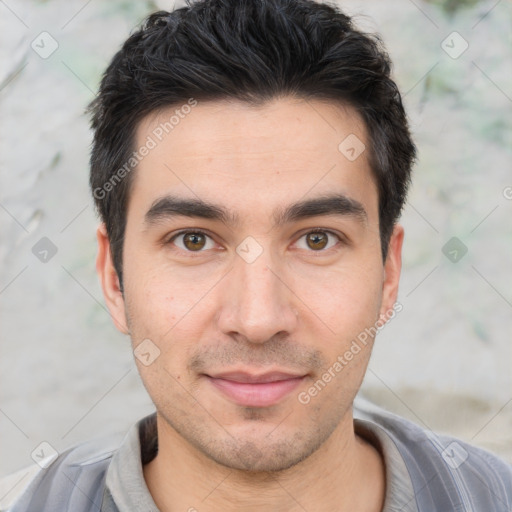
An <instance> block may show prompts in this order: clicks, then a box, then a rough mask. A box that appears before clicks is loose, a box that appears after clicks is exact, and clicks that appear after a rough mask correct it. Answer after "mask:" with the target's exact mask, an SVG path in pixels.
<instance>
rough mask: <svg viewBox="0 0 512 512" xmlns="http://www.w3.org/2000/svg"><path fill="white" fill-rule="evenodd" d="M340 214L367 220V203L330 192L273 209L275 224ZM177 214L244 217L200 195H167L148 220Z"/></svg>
mask: <svg viewBox="0 0 512 512" xmlns="http://www.w3.org/2000/svg"><path fill="white" fill-rule="evenodd" d="M328 215H337V216H342V217H352V218H353V219H355V220H356V221H358V222H359V223H361V224H366V223H367V221H368V215H367V213H366V210H365V208H364V206H363V205H362V204H361V203H360V202H359V201H357V200H355V199H352V198H350V197H348V196H346V195H344V194H330V195H324V196H321V197H316V198H314V199H307V200H304V201H299V202H297V203H293V204H291V205H288V206H287V207H285V208H282V207H278V208H276V209H275V210H274V211H273V219H274V226H273V227H274V228H276V227H280V226H283V225H285V224H289V223H292V222H296V221H299V220H303V219H308V218H311V217H317V216H328ZM174 217H190V218H200V219H209V220H215V221H220V222H222V223H224V224H227V225H231V226H238V225H240V217H239V216H238V215H237V214H236V213H234V212H232V211H230V210H227V209H226V208H225V207H223V206H221V205H217V204H212V203H209V202H207V201H203V200H202V199H198V198H191V199H189V198H182V197H177V196H170V195H167V196H164V197H161V198H159V199H157V200H156V201H154V202H153V204H152V205H151V207H150V208H149V210H148V211H147V213H146V215H145V218H144V221H145V224H146V225H147V226H148V227H150V226H151V225H153V224H156V223H158V222H159V221H162V220H166V219H170V218H174Z"/></svg>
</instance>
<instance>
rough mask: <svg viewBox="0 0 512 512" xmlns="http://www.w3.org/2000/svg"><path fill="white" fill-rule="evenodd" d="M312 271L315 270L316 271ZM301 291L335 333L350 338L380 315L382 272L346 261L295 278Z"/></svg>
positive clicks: (340, 336) (331, 333)
mask: <svg viewBox="0 0 512 512" xmlns="http://www.w3.org/2000/svg"><path fill="white" fill-rule="evenodd" d="M309 274H313V272H312V271H310V272H309ZM295 285H296V287H297V288H296V289H297V292H296V293H297V295H298V296H299V297H300V298H301V300H302V301H303V302H304V304H305V305H306V306H307V308H309V309H310V310H311V311H312V312H313V313H314V314H315V316H316V318H317V322H318V320H319V321H321V322H322V323H323V324H324V326H325V327H326V329H327V332H328V333H330V335H332V336H333V337H337V338H338V339H340V340H347V338H351V337H354V336H357V334H358V333H359V332H360V331H361V330H364V328H365V327H368V326H369V325H373V324H374V323H375V321H376V320H377V319H378V317H379V310H380V304H381V300H382V272H381V270H380V268H379V267H378V266H375V267H373V269H372V268H370V269H368V268H365V267H363V266H359V267H358V266H355V265H354V266H350V265H346V266H343V267H341V266H340V268H338V269H337V270H331V271H329V272H326V271H325V269H315V271H314V275H307V276H305V275H302V276H300V278H297V279H296V280H295Z"/></svg>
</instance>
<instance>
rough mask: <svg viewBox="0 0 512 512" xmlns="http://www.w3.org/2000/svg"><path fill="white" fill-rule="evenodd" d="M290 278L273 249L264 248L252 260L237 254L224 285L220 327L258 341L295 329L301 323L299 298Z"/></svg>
mask: <svg viewBox="0 0 512 512" xmlns="http://www.w3.org/2000/svg"><path fill="white" fill-rule="evenodd" d="M287 281H289V278H288V279H286V276H285V275H284V273H283V272H282V271H280V265H279V264H277V263H276V262H275V261H274V260H273V258H272V256H271V254H270V251H268V250H264V251H263V253H262V254H261V255H260V256H259V257H258V258H257V259H256V260H255V261H253V262H252V263H248V262H246V261H245V260H244V259H243V258H241V257H238V255H236V256H235V262H234V268H233V269H232V270H231V272H229V274H228V275H227V276H226V280H225V281H224V283H223V287H222V300H221V309H220V312H219V316H218V327H219V329H220V330H221V331H222V332H223V333H224V334H228V335H230V336H236V335H238V336H241V337H243V338H245V340H246V341H248V342H250V343H259V344H261V343H265V342H266V341H269V340H270V339H272V338H273V337H274V336H277V335H278V334H279V335H280V336H284V335H289V334H290V333H292V332H293V331H294V330H295V328H296V325H297V323H298V310H297V307H296V301H297V300H298V299H297V297H296V295H295V294H294V293H293V291H292V290H293V288H292V286H293V283H290V282H287Z"/></svg>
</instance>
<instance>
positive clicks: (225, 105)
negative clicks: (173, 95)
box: [130, 98, 377, 214]
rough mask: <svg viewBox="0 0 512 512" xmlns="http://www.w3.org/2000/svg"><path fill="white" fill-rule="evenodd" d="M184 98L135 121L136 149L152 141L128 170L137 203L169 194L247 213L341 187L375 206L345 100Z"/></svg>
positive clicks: (358, 125) (355, 120)
mask: <svg viewBox="0 0 512 512" xmlns="http://www.w3.org/2000/svg"><path fill="white" fill-rule="evenodd" d="M194 101H195V100H194ZM188 104H190V102H189V103H188ZM185 105H187V104H186V103H184V104H183V105H181V106H180V105H175V106H172V107H169V108H165V109H162V110H160V111H158V112H153V113H151V114H150V115H148V116H147V117H146V118H145V119H143V121H142V122H141V123H140V124H139V126H138V128H137V132H136V148H135V149H136V150H137V151H140V149H142V148H143V147H144V146H147V147H151V149H150V150H149V151H145V153H146V155H145V156H144V157H143V158H142V159H141V160H140V162H139V163H138V165H137V169H136V172H135V174H134V180H133V184H132V191H131V199H130V203H136V205H137V207H139V208H145V209H146V210H147V209H148V208H149V207H150V206H151V204H152V203H154V202H155V200H158V198H159V197H162V196H163V195H166V194H171V195H174V196H175V195H176V194H177V195H180V196H182V197H188V198H193V197H196V198H200V199H202V200H204V201H209V202H214V203H218V202H219V201H220V202H222V203H224V204H229V205H231V206H232V207H233V210H237V211H242V212H243V211H244V210H245V211H246V212H247V213H249V212H252V213H253V214H254V212H255V209H257V208H259V210H260V211H261V210H262V208H263V207H264V205H265V204H268V205H269V208H270V207H271V208H272V210H273V211H275V210H276V208H277V207H279V206H280V205H282V204H283V201H285V200H287V199H289V200H290V202H292V200H297V199H299V198H301V197H305V196H308V197H314V196H315V195H317V196H320V195H322V196H325V195H326V194H331V193H341V194H345V195H347V196H348V197H351V198H353V199H355V200H357V201H359V202H361V203H368V204H366V205H365V207H366V209H367V210H368V209H369V210H372V209H373V210H375V212H376V208H377V205H376V202H377V189H376V186H375V183H374V179H373V175H372V172H371V169H370V165H369V162H368V153H369V151H367V150H366V149H365V148H368V147H369V143H368V140H367V134H366V129H365V125H364V122H363V121H362V119H361V117H360V116H359V114H358V113H357V112H356V111H355V109H353V108H352V107H350V106H344V105H341V104H337V103H333V102H325V101H319V100H307V101H306V100H300V99H295V98H281V99H276V100H273V101H271V102H268V103H265V104H263V105H261V106H252V105H249V104H247V103H243V102H238V101H225V100H223V101H209V102H200V101H198V102H196V104H195V105H194V106H192V107H187V108H185V107H184V106H185ZM347 150H348V152H347ZM354 153H355V155H354ZM359 153H360V154H359ZM354 156H356V158H354ZM355 196H357V197H355ZM374 203H375V204H374ZM368 213H369V214H371V213H372V212H371V211H370V212H368Z"/></svg>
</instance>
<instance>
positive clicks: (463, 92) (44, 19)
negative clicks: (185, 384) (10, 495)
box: [0, 0, 512, 499]
mask: <svg viewBox="0 0 512 512" xmlns="http://www.w3.org/2000/svg"><path fill="white" fill-rule="evenodd" d="M338 4H339V5H340V6H341V7H342V8H343V9H344V10H345V11H346V12H347V13H348V14H351V15H355V16H356V18H355V19H356V23H357V24H358V25H359V26H360V27H361V28H363V29H365V30H367V31H371V32H375V31H376V32H379V33H380V34H381V35H382V37H383V39H384V41H385V44H386V46H387V48H388V50H389V53H390V55H391V58H392V60H393V62H394V65H395V67H394V75H395V78H396V81H397V82H398V84H399V87H400V89H401V91H402V93H403V97H404V101H405V105H406V108H407V110H408V114H409V117H410V121H411V126H412V130H413V132H414V136H415V138H416V141H417V144H418V147H419V161H418V164H417V165H416V167H415V171H414V180H413V181H414V185H413V187H412V189H411V192H410V195H409V200H408V203H407V206H406V208H405V211H404V214H403V217H402V224H403V225H404V227H405V233H406V237H405V246H404V252H403V265H404V267H403V275H402V280H401V289H400V294H399V302H400V303H401V304H402V305H403V310H402V311H401V312H400V313H399V314H397V315H396V317H395V318H394V319H393V320H392V321H391V322H390V323H389V324H388V325H386V327H385V328H384V329H383V330H382V331H381V332H380V333H379V335H378V339H377V344H376V348H375V351H374V354H373V356H372V360H371V362H370V367H369V370H368V374H367V377H366V380H365V383H364V386H363V389H362V391H361V394H362V395H364V396H366V397H368V398H370V399H371V400H373V401H375V402H376V403H378V404H380V405H382V406H384V407H386V408H388V409H390V410H392V411H395V412H397V413H399V414H401V415H403V416H405V417H408V418H411V419H412V420H413V421H415V422H417V423H419V424H421V425H423V426H424V427H427V428H431V429H434V430H436V431H440V432H445V433H449V434H453V435H455V436H457V437H460V438H462V439H464V440H467V441H469V442H471V443H473V444H476V445H480V446H483V447H485V448H487V449H489V450H491V451H493V452H495V453H498V454H500V455H501V456H502V457H505V458H507V459H508V460H511V461H512V370H511V367H512V364H511V363H512V258H511V256H512V222H511V219H512V123H511V122H510V119H511V118H512V55H511V54H512V44H511V43H512V28H511V24H512V5H511V3H510V1H506V0H502V1H496V0H490V1H476V0H466V1H462V0H435V1H434V0H431V1H425V0H388V1H386V2H383V1H368V0H367V1H364V2H363V1H359V2H357V1H346V2H345V1H339V2H338ZM174 5H176V6H181V5H182V3H180V2H176V3H175V4H174V3H173V2H153V1H146V2H144V1H138V2H128V1H120V0H111V1H106V0H105V1H101V0H88V1H84V0H79V1H78V0H70V1H66V2H64V1H44V2H43V1H41V2H35V1H32V2H27V1H17V0H1V1H0V102H1V103H0V108H1V115H0V130H1V131H0V136H1V147H0V165H1V173H0V315H1V316H0V339H1V347H2V348H1V351H2V352H1V354H2V356H1V358H0V372H1V382H2V386H1V388H0V439H2V457H1V458H0V476H2V475H6V474H8V473H10V472H13V471H16V470H19V469H21V468H23V467H25V466H28V465H29V464H32V463H33V461H32V458H31V453H32V452H33V450H34V449H35V448H36V447H37V446H39V444H40V443H41V442H43V441H46V442H48V443H50V444H51V446H53V447H54V448H55V449H56V450H58V451H61V450H63V449H65V448H67V447H69V446H71V445H73V444H75V443H77V442H80V441H83V440H85V439H89V438H92V437H95V436H97V435H100V434H103V433H109V432H125V431H126V430H127V429H128V428H129V426H130V425H131V424H132V423H133V422H135V421H137V420H138V419H139V418H141V417H142V416H143V415H145V414H147V413H149V412H151V411H152V410H153V408H152V404H151V402H150V400H149V398H148V396H147V394H146V392H145V390H144V389H143V387H142V384H141V382H140V379H139V377H138V374H137V371H136V369H135V364H134V362H133V354H132V351H131V348H130V341H129V339H128V338H127V337H124V336H122V335H121V334H119V333H118V332H117V331H116V330H115V328H114V327H113V325H112V324H111V321H110V317H109V315H108V314H107V312H106V310H105V307H104V303H103V298H102V294H101V291H100V287H99V283H98V280H97V277H96V273H95V268H94V265H95V255H96V239H95V228H96V225H97V218H96V216H95V212H94V209H93V205H92V200H91V198H90V194H89V190H88V156H89V146H90V142H91V133H90V131H89V128H88V119H87V118H86V116H85V115H84V109H85V106H86V105H87V104H88V103H89V101H90V100H91V99H92V98H93V97H94V95H95V92H96V90H97V87H98V83H99V80H100V76H101V73H102V72H103V70H104V69H105V67H106V65H107V64H108V62H109V60H110V59H111V57H112V56H113V54H114V52H115V51H116V50H117V49H118V48H119V46H120V44H121V43H122V42H123V41H124V40H125V39H126V37H127V36H128V34H129V33H130V31H131V30H132V29H133V28H134V27H135V26H136V25H137V24H138V23H139V22H140V21H141V20H142V19H143V18H144V17H145V16H146V15H147V14H148V13H149V12H152V11H155V10H158V9H166V10H169V9H172V8H173V6H174ZM5 492H7V491H5ZM0 499H2V496H0Z"/></svg>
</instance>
